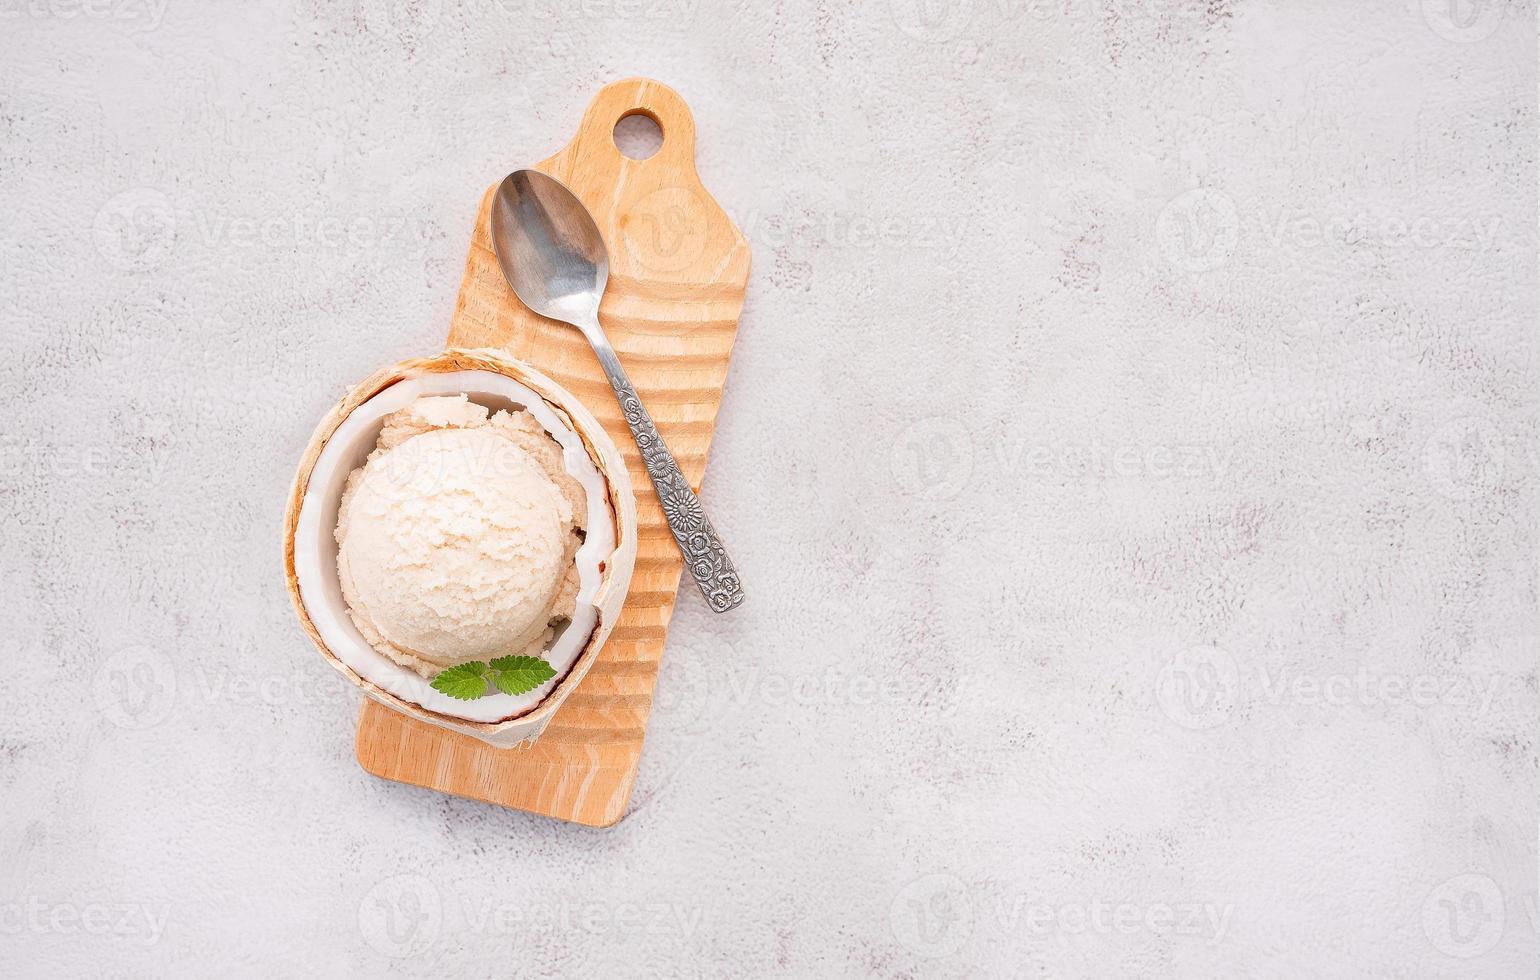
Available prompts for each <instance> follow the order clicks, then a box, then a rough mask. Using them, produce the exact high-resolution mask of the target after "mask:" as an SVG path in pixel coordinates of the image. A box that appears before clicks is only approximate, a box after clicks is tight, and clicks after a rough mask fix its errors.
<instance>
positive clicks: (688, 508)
mask: <svg viewBox="0 0 1540 980" xmlns="http://www.w3.org/2000/svg"><path fill="white" fill-rule="evenodd" d="M583 332H584V333H586V334H588V339H589V341H590V342H592V344H593V348H594V353H595V354H597V355H598V356H599V364H600V365H601V366H602V367H603V368H604V373H605V376H606V377H608V378H609V379H610V387H611V388H614V389H615V397H616V398H617V399H619V401H620V410H621V412H622V413H623V414H624V415H625V417H626V424H627V425H629V426H630V427H631V435H632V436H633V437H634V438H635V439H636V448H637V449H639V450H641V453H642V462H643V463H644V464H645V465H646V466H647V475H648V476H649V477H651V478H652V486H653V489H655V490H656V491H657V492H658V502H659V503H660V504H662V505H663V516H664V517H665V518H667V520H668V528H669V530H670V531H672V532H674V540H675V541H677V542H679V550H680V551H681V552H683V553H684V563H685V566H686V567H687V568H689V570H690V574H691V575H693V576H694V577H695V584H696V585H698V586H700V591H701V595H703V596H705V597H706V604H707V605H709V606H710V607H711V609H712V611H713V612H719V613H721V612H726V611H727V610H729V609H732V608H733V607H735V606H737V605H738V604H739V603H741V602H743V584H742V583H741V582H740V581H739V579H738V569H737V568H735V567H734V566H733V562H732V559H731V558H729V557H727V551H726V549H724V548H723V547H722V539H721V538H719V537H717V532H716V528H714V527H712V526H711V520H710V519H709V518H708V517H707V516H706V511H705V509H704V508H702V507H701V504H700V498H699V497H697V496H696V495H695V491H694V490H691V489H690V483H689V481H688V480H686V479H685V478H684V474H683V473H681V472H680V470H679V464H678V463H677V462H676V461H675V460H674V454H673V453H671V452H669V451H668V446H666V445H664V443H663V437H662V436H661V435H659V434H658V427H657V426H656V425H654V424H653V422H652V416H651V415H648V414H647V409H646V408H644V407H643V406H642V400H641V399H640V398H638V397H637V395H636V389H635V388H633V387H632V386H631V379H630V378H628V377H627V376H626V371H625V368H623V367H621V366H620V358H619V357H617V356H616V354H615V348H613V347H611V346H610V342H609V340H608V339H607V338H606V337H605V336H604V333H603V331H602V330H600V329H599V326H598V324H597V323H595V324H593V329H591V330H590V329H587V328H584V331H583Z"/></svg>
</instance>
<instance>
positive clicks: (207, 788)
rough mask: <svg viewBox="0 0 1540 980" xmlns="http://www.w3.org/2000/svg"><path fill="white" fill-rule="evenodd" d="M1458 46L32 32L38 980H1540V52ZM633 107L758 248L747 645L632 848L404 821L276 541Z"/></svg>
mask: <svg viewBox="0 0 1540 980" xmlns="http://www.w3.org/2000/svg"><path fill="white" fill-rule="evenodd" d="M1452 9H1453V13H1452V14H1451V12H1450V10H1451V8H1449V7H1448V6H1446V4H1445V3H1444V2H1443V0H1428V2H1424V0H1389V2H1383V3H1371V2H1351V3H1350V2H1327V0H1300V2H1283V0H1272V2H1261V0H1229V2H1227V0H1208V2H1207V3H1198V2H1194V3H1175V2H1160V0H1149V2H1134V0H1017V2H1010V0H971V2H970V0H953V2H952V3H950V4H940V3H925V2H919V0H897V2H895V3H892V4H884V3H868V4H860V5H856V4H838V3H819V4H792V3H777V4H752V3H745V2H739V3H727V4H723V5H711V4H708V3H707V2H706V0H699V2H697V0H594V2H585V3H583V4H581V5H573V4H557V3H554V2H551V0H506V2H500V0H467V2H465V3H464V4H460V3H450V2H443V3H440V2H438V0H421V2H417V3H391V4H381V5H376V4H373V3H356V4H355V3H348V2H342V3H334V2H330V0H327V2H320V0H296V2H293V3H282V2H280V3H273V4H240V5H237V4H204V3H169V2H166V0H146V2H145V3H132V2H129V0H105V2H103V3H102V4H97V3H95V2H93V0H87V2H86V3H85V4H84V5H82V4H79V3H76V2H74V0H9V2H0V18H3V21H0V55H3V56H0V161H3V163H0V212H3V213H4V214H5V220H4V221H3V222H0V254H3V262H0V269H3V273H0V275H3V277H4V283H5V291H4V295H5V304H4V310H3V312H0V323H3V327H0V330H3V334H0V336H3V350H4V358H3V363H0V391H3V392H4V398H5V407H6V412H7V414H6V427H5V431H4V433H3V436H0V438H3V439H4V442H3V446H4V449H5V456H4V463H5V466H4V469H3V471H0V540H3V543H4V547H3V549H0V588H3V596H4V609H5V611H6V615H5V623H6V626H7V631H6V639H5V676H6V684H5V689H6V691H7V694H8V698H7V701H8V706H7V707H6V708H5V710H4V711H0V974H4V975H6V976H24V977H75V976H95V975H112V976H128V977H165V976H186V977H207V976H264V977H266V976H293V975H302V974H303V975H316V976H378V975H381V974H384V973H386V972H394V973H396V974H399V975H407V976H425V977H427V976H431V977H445V976H457V975H466V976H471V975H491V974H505V973H513V974H516V975H519V976H555V975H581V976H596V977H603V976H632V975H638V976H639V975H645V974H654V975H665V976H673V975H721V974H723V973H728V974H731V975H735V976H737V975H743V976H770V975H777V976H862V975H879V976H936V977H963V976H977V975H989V976H1044V977H1061V976H1063V977H1097V978H1100V977H1111V976H1138V977H1201V976H1224V977H1239V976H1250V977H1280V978H1285V977H1286V978H1296V977H1359V976H1383V977H1417V978H1429V977H1462V978H1464V977H1483V978H1484V977H1504V978H1507V977H1533V976H1534V975H1535V973H1536V968H1537V967H1536V960H1537V945H1540V941H1537V930H1536V922H1537V918H1540V912H1537V901H1536V861H1535V854H1536V717H1537V708H1540V694H1537V680H1536V662H1535V661H1536V658H1535V652H1536V649H1537V642H1540V635H1537V634H1540V629H1537V616H1536V609H1535V604H1536V573H1535V545H1536V540H1535V518H1536V508H1535V501H1536V492H1535V490H1536V488H1535V483H1536V477H1537V470H1536V453H1535V447H1536V432H1535V421H1536V411H1535V410H1536V398H1535V383H1534V378H1535V368H1536V356H1535V355H1536V345H1535V337H1534V325H1535V322H1536V312H1537V311H1536V302H1535V300H1536V286H1537V276H1536V257H1535V256H1536V220H1535V219H1536V189H1535V147H1536V111H1535V109H1536V77H1535V61H1536V45H1535V30H1534V12H1533V9H1532V8H1531V7H1530V6H1528V5H1526V4H1511V5H1503V4H1495V3H1492V2H1489V0H1480V2H1476V3H1466V2H1461V3H1457V4H1455V5H1454V6H1453V8H1452ZM558 10H560V11H564V12H562V13H560V14H559V15H558V14H557V13H556V12H557V11H558ZM628 74H647V75H652V76H655V77H658V78H660V79H663V80H665V81H667V82H669V83H671V84H672V85H674V86H675V87H676V88H678V89H679V91H680V92H681V93H682V94H683V95H684V96H685V98H686V99H687V100H689V101H690V103H691V105H692V107H693V108H694V110H695V113H696V119H697V123H698V126H699V132H700V147H699V150H700V165H701V170H702V174H703V176H704V178H705V180H706V183H707V185H708V187H709V188H710V189H711V190H712V192H713V193H714V194H715V195H716V196H717V197H718V198H719V199H720V200H721V202H722V203H723V204H724V206H726V207H727V208H728V209H729V210H730V211H731V212H732V213H733V214H734V215H735V216H736V217H737V218H738V220H739V222H740V224H741V225H742V226H743V227H744V229H745V231H746V232H747V234H748V235H749V237H750V238H751V240H752V241H753V243H754V246H755V265H754V274H753V279H752V282H751V284H750V289H749V299H748V305H747V308H746V310H745V313H744V317H743V323H742V332H741V334H740V340H739V346H738V350H737V353H736V359H735V362H734V366H733V373H732V378H731V381H730V386H729V391H728V396H727V399H726V401H725V404H724V408H723V414H722V418H721V426H720V429H719V432H718V436H717V441H716V445H715V452H714V458H713V461H712V465H711V472H710V478H709V480H708V481H707V492H706V498H707V503H708V505H709V506H710V508H711V509H712V513H713V516H714V517H715V519H716V523H717V524H718V526H719V527H720V528H722V529H723V531H724V533H726V534H727V536H728V540H729V541H730V543H731V546H732V553H733V556H734V557H735V559H736V560H737V562H738V564H739V566H740V568H741V569H742V571H743V573H744V577H745V581H746V583H747V585H748V588H749V590H750V599H749V601H748V604H747V605H746V606H745V607H744V608H743V609H742V610H741V611H739V612H737V613H734V614H733V615H731V616H729V617H725V618H721V619H717V618H713V617H711V616H710V615H709V614H708V613H706V612H705V611H704V609H703V607H702V605H701V603H700V602H699V601H697V600H696V598H695V597H693V596H692V595H689V594H688V590H686V594H685V596H684V598H683V599H682V602H681V609H680V611H679V614H678V616H677V618H676V621H675V623H676V625H675V628H674V631H673V633H672V635H671V638H670V644H669V653H668V657H667V660H666V666H665V670H664V674H663V677H662V681H661V684H660V689H659V701H658V708H657V711H656V714H655V717H654V721H653V725H652V728H651V732H650V736H649V740H648V747H647V752H646V755H645V758H644V760H643V766H642V770H641V775H640V780H639V784H638V786H637V791H636V795H635V798H634V800H633V802H632V807H631V812H630V815H629V816H628V817H627V818H626V819H625V820H624V821H623V822H622V823H621V824H619V825H618V826H617V827H615V828H613V829H611V830H608V831H603V832H599V831H592V830H586V829H582V828H577V827H572V826H566V825H562V824H558V823H553V822H551V821H548V820H545V819H540V818H536V817H531V816H528V815H525V814H521V813H515V812H508V811H503V810H499V809H496V808H492V807H488V806H484V805H481V804H476V803H470V802H465V801H461V800H456V799H450V798H447V797H443V796H440V795H437V794H434V793H430V792H426V791H422V790H417V789H411V788H407V787H404V786H399V785H394V784H390V783H385V782H381V781H379V780H376V779H373V778H371V777H368V776H366V775H364V774H363V773H362V772H360V770H359V769H358V767H357V766H356V765H355V764H354V762H353V758H352V730H353V713H354V711H355V709H356V704H355V699H354V697H353V695H352V694H351V693H350V691H349V690H348V689H347V688H346V686H345V685H344V684H343V683H342V681H341V680H340V679H338V678H337V677H335V676H333V674H332V673H331V671H330V670H329V669H328V668H327V667H326V666H325V665H324V664H323V663H322V661H321V658H320V657H319V656H318V655H317V654H316V653H315V651H314V650H313V649H312V648H311V647H310V644H309V642H308V641H307V640H306V639H305V638H304V636H303V635H302V634H301V632H300V630H299V628H298V627H297V626H296V624H295V623H294V621H293V617H292V614H291V613H290V611H289V608H288V606H287V603H286V601H285V597H284V594H283V589H282V585H281V581H280V576H279V555H278V540H279V522H280V517H281V510H282V506H283V502H284V496H285V489H286V487H287V484H288V481H289V478H290V475H291V471H292V467H293V465H294V463H295V461H296V459H297V458H298V456H299V453H300V450H301V447H302V446H303V445H304V443H305V440H306V437H307V435H308V434H309V432H310V429H311V427H312V426H313V425H314V423H315V421H316V420H317V418H318V417H319V416H320V415H321V414H322V413H323V412H324V411H325V410H326V408H327V407H328V406H330V405H331V404H332V402H333V400H334V399H335V397H336V396H337V394H338V393H339V391H340V390H341V388H342V387H343V386H344V385H345V384H347V383H351V382H352V381H355V380H356V379H358V378H360V377H363V376H364V375H366V374H367V373H368V372H370V371H371V370H373V369H374V368H376V367H378V366H379V365H381V364H384V363H388V362H391V361H394V360H397V359H399V358H401V357H404V356H410V355H421V354H426V353H430V352H432V351H433V350H434V349H435V348H436V345H438V344H439V343H440V342H441V340H442V338H443V335H444V333H445V328H446V325H447V322H448V319H449V314H450V311H451V309H452V305H453V302H454V296H455V290H456V286H457V283H458V279H459V275H460V270H461V265H462V261H463V258H464V253H465V248H466V242H467V238H468V235H469V226H470V222H471V219H472V216H473V213H474V210H475V206H476V203H477V197H478V195H479V194H480V193H481V191H482V189H483V188H484V187H485V186H486V185H487V184H488V183H489V182H490V181H491V180H492V179H493V178H494V177H496V176H497V175H499V174H501V173H503V172H505V171H507V170H509V169H511V168H512V167H514V166H516V165H519V164H522V163H527V162H529V161H531V160H536V159H539V158H541V157H543V156H545V155H546V154H547V153H549V152H550V151H551V150H552V148H553V147H555V146H557V145H559V144H560V143H562V142H563V141H565V140H566V139H567V137H568V135H569V134H570V132H571V130H572V129H573V127H574V126H575V125H576V123H577V120H578V116H579V113H580V111H581V109H582V107H583V106H584V105H585V104H586V102H587V100H588V98H589V97H590V95H591V94H592V92H593V91H594V90H595V89H596V88H597V87H598V86H599V85H600V84H601V83H603V82H605V81H608V80H611V79H613V78H617V77H621V76H624V75H628ZM729 964H731V965H729Z"/></svg>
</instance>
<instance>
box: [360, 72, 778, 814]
mask: <svg viewBox="0 0 1540 980" xmlns="http://www.w3.org/2000/svg"><path fill="white" fill-rule="evenodd" d="M636 114H642V115H646V116H648V117H650V118H652V119H653V121H655V122H656V123H657V124H658V126H659V128H661V129H662V131H663V145H662V147H661V148H660V149H659V150H658V152H657V153H656V154H655V155H653V156H652V157H650V158H648V159H646V160H632V159H630V158H628V157H626V156H624V155H622V154H621V153H620V151H619V150H618V149H617V148H616V146H615V140H614V129H615V124H616V123H617V122H619V121H620V120H621V119H622V118H624V117H626V116H630V115H636ZM535 166H536V168H537V169H539V170H542V171H544V172H545V173H547V174H550V175H551V176H553V177H556V178H557V179H559V180H561V181H563V182H564V183H566V184H567V186H568V187H570V188H572V190H573V191H574V192H576V194H577V195H578V197H580V198H582V200H583V203H584V204H586V205H587V206H588V209H589V210H590V211H591V212H592V213H593V216H594V220H595V221H596V222H597V223H598V225H599V229H600V231H601V232H602V233H603V235H604V241H605V245H607V246H608V248H609V253H610V280H609V288H608V289H607V290H606V291H605V294H604V302H603V304H602V305H601V306H600V308H599V319H600V321H601V322H602V323H603V324H604V328H605V332H606V333H607V334H608V335H609V338H610V341H611V343H613V344H614V346H615V349H616V350H617V351H618V352H619V354H620V359H621V361H622V362H623V363H624V364H625V367H626V371H627V372H628V373H629V374H630V375H631V380H632V382H633V383H634V384H635V385H636V389H637V391H638V392H639V393H640V394H641V396H642V401H643V403H644V404H645V405H646V406H647V409H648V411H650V412H651V413H652V417H653V419H654V420H655V421H656V422H657V425H658V428H659V429H660V430H661V431H662V433H663V437H664V439H665V440H666V441H667V442H668V445H669V448H670V449H672V450H673V452H674V455H675V456H676V457H677V458H678V460H679V466H680V468H681V469H683V470H684V474H685V477H686V478H688V479H689V481H690V483H691V484H692V485H693V486H694V487H695V488H696V489H697V490H699V488H700V482H701V476H702V474H704V472H705V469H706V451H707V450H708V449H709V448H710V446H711V434H712V431H713V430H714V428H715V426H716V416H717V407H718V405H719V404H720V403H721V400H722V384H723V382H724V381H725V380H726V378H727V363H728V358H729V356H730V355H731V353H732V348H733V339H734V337H735V336H736V335H737V332H738V313H739V311H740V310H741V309H742V308H743V293H744V287H745V285H746V284H747V282H748V277H749V245H748V242H747V240H746V239H744V237H743V235H742V233H741V232H739V231H738V229H737V227H736V226H735V225H734V224H733V222H732V220H731V219H729V218H728V216H727V215H726V213H724V212H723V211H722V209H721V208H720V207H718V206H717V203H716V202H715V201H713V200H712V199H711V195H709V194H707V193H706V189H705V188H704V187H703V186H702V185H701V183H700V179H699V177H697V176H696V173H695V122H694V120H693V119H692V118H691V116H690V110H689V108H688V107H687V106H686V105H685V104H684V101H683V100H682V99H681V98H680V97H679V96H678V94H676V93H675V92H674V91H673V90H672V89H670V88H668V87H667V86H665V85H662V84H660V83H658V82H654V81H649V80H647V79H643V78H632V79H627V80H625V81H621V82H615V83H614V84H612V85H607V86H605V87H604V88H603V89H602V90H600V92H599V94H598V96H596V97H595V98H594V100H593V102H592V103H591V104H590V105H589V106H588V111H587V112H585V113H584V114H583V120H582V123H581V124H580V125H579V126H578V132H577V136H576V137H574V138H573V140H572V142H570V143H568V144H567V145H566V147H564V148H563V149H562V150H561V151H560V152H558V153H557V154H556V155H554V156H552V157H549V158H547V159H546V160H544V161H542V162H540V163H538V164H536V165H535ZM515 168H516V167H515V165H510V166H509V169H510V170H512V169H515ZM498 177H499V180H500V179H501V177H502V175H498ZM495 188H496V184H495V183H494V184H493V186H492V187H490V188H488V189H487V192H486V193H485V194H484V195H483V196H482V199H481V210H480V211H479V213H478V214H477V216H476V229H475V232H474V233H473V234H472V236H471V248H470V256H469V257H468V258H467V259H466V263H465V276H464V278H463V279H462V280H461V283H460V298H459V301H458V303H457V304H456V307H455V313H454V319H453V321H452V322H451V324H450V328H449V346H450V347H471V348H474V347H499V348H502V349H504V350H506V351H508V352H509V353H511V354H512V355H513V356H515V357H517V358H519V359H521V360H524V361H527V362H529V363H530V364H532V365H534V366H535V367H536V368H538V369H539V370H540V371H543V372H544V373H546V374H548V375H550V376H551V377H552V378H553V379H555V381H556V382H557V383H559V384H561V385H562V386H563V387H565V388H566V389H567V390H568V391H571V392H572V393H573V394H575V395H577V396H578V398H579V399H581V400H582V402H583V403H584V404H585V405H587V406H588V408H589V409H590V410H591V411H592V412H593V413H594V415H595V416H597V417H598V419H599V421H600V422H601V423H603V425H604V427H605V429H606V430H607V431H608V432H609V434H610V436H611V438H613V439H614V440H615V445H617V446H619V447H620V450H621V452H622V454H623V455H624V456H625V458H626V464H627V466H628V467H629V468H630V471H631V481H632V483H633V484H634V485H635V488H636V510H637V518H638V524H639V531H640V534H639V538H640V540H639V543H638V550H637V556H636V571H635V573H634V575H633V577H632V580H631V590H630V593H629V594H628V596H627V598H626V604H625V607H624V609H623V610H622V612H621V617H620V620H619V622H618V623H617V624H616V626H615V631H614V633H612V634H611V635H610V638H609V641H608V642H607V643H606V644H605V646H604V649H603V651H602V652H601V654H600V657H599V660H598V661H597V662H596V663H595V664H594V666H593V668H592V669H591V670H590V671H589V673H588V676H587V677H585V678H584V679H583V682H582V683H581V684H580V685H579V686H578V689H577V690H576V691H574V692H573V693H572V695H571V697H570V698H569V699H568V700H567V702H566V703H565V704H564V705H562V708H561V710H560V711H559V712H558V713H557V714H556V716H555V717H554V718H553V719H552V720H551V723H550V726H549V727H548V728H546V730H545V733H544V734H542V735H541V736H540V739H539V741H537V742H535V743H533V744H531V745H526V746H520V747H517V748H513V749H496V748H493V747H491V746H489V745H487V744H485V743H483V742H479V741H477V740H476V739H473V738H470V737H469V736H466V735H459V734H456V733H454V732H449V731H445V730H443V729H440V728H435V727H433V726H431V725H427V724H424V723H422V722H419V721H416V720H413V719H411V718H408V717H406V716H405V715H402V714H399V713H397V712H395V711H392V710H391V709H389V708H386V707H384V706H383V705H380V704H376V703H375V702H373V701H365V702H364V708H363V713H362V715H361V716H360V718H359V723H358V738H357V752H358V761H359V764H360V765H362V766H363V767H364V769H366V770H367V771H369V772H371V773H373V774H375V775H376V776H383V777H385V778H386V779H394V780H398V781H400V782H404V783H412V784H414V785H417V786H426V787H429V788H431V789H436V790H441V791H443V792H445V793H453V794H455V795H456V796H467V797H471V798H472V799H477V800H485V801H487V802H489V803H497V804H499V805H501V806H506V807H514V808H517V809H520V810H529V811H532V812H534V813H541V814H545V815H547V816H552V817H558V818H560V819H562V820H572V821H576V822H578V823H584V824H590V825H592V826H599V827H603V826H609V825H610V824H613V823H615V822H616V821H617V820H619V819H620V818H621V817H622V816H623V815H624V814H625V809H626V801H627V800H628V799H630V796H631V789H632V787H633V786H634V785H635V783H636V772H637V767H638V764H639V763H640V761H641V754H642V737H643V735H644V734H645V732H646V726H647V716H648V713H649V712H650V711H651V710H652V693H653V687H654V685H655V684H656V682H657V678H658V667H659V664H660V662H661V660H662V657H663V641H664V638H665V636H666V635H667V633H668V624H669V620H670V619H671V618H672V616H673V612H674V601H675V598H676V595H677V592H678V589H679V584H680V572H681V570H682V569H683V561H682V559H681V558H680V554H679V550H678V548H677V546H676V545H675V544H674V539H673V537H672V535H670V534H669V530H668V526H667V524H666V523H665V522H664V520H663V511H662V508H661V507H660V506H659V505H658V500H657V497H656V496H655V495H654V493H653V490H652V482H651V481H650V480H649V479H648V478H647V471H646V470H645V469H644V468H643V466H642V462H641V456H640V454H639V453H638V452H637V450H636V444H635V443H634V442H633V441H632V439H631V431H630V429H629V428H627V426H626V423H625V420H624V419H623V418H622V417H621V414H620V407H619V405H618V404H617V403H616V401H615V396H614V394H613V393H612V392H611V390H610V386H609V382H608V381H606V380H605V377H604V372H603V371H601V370H600V368H599V362H598V361H597V360H596V359H595V358H594V355H593V352H592V351H591V350H590V349H589V347H588V344H587V342H586V341H584V339H583V335H582V334H580V333H579V332H578V331H577V330H575V329H573V328H572V327H569V326H566V325H565V324H561V323H557V322H555V321H552V320H546V319H544V318H542V317H540V316H537V315H535V314H534V313H531V312H530V311H529V310H528V309H526V308H525V307H524V306H523V304H521V303H520V302H519V301H518V299H517V298H516V297H515V296H514V295H513V291H512V290H511V289H509V288H508V284H507V283H506V282H505V281H504V279H503V274H502V272H501V270H500V269H499V268H498V266H497V257H496V255H494V254H493V251H492V240H491V231H490V224H489V214H490V206H491V201H492V193H493V190H494V189H495ZM689 588H691V589H694V585H693V584H691V585H690V586H689ZM687 601H694V600H693V599H688V600H687Z"/></svg>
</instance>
